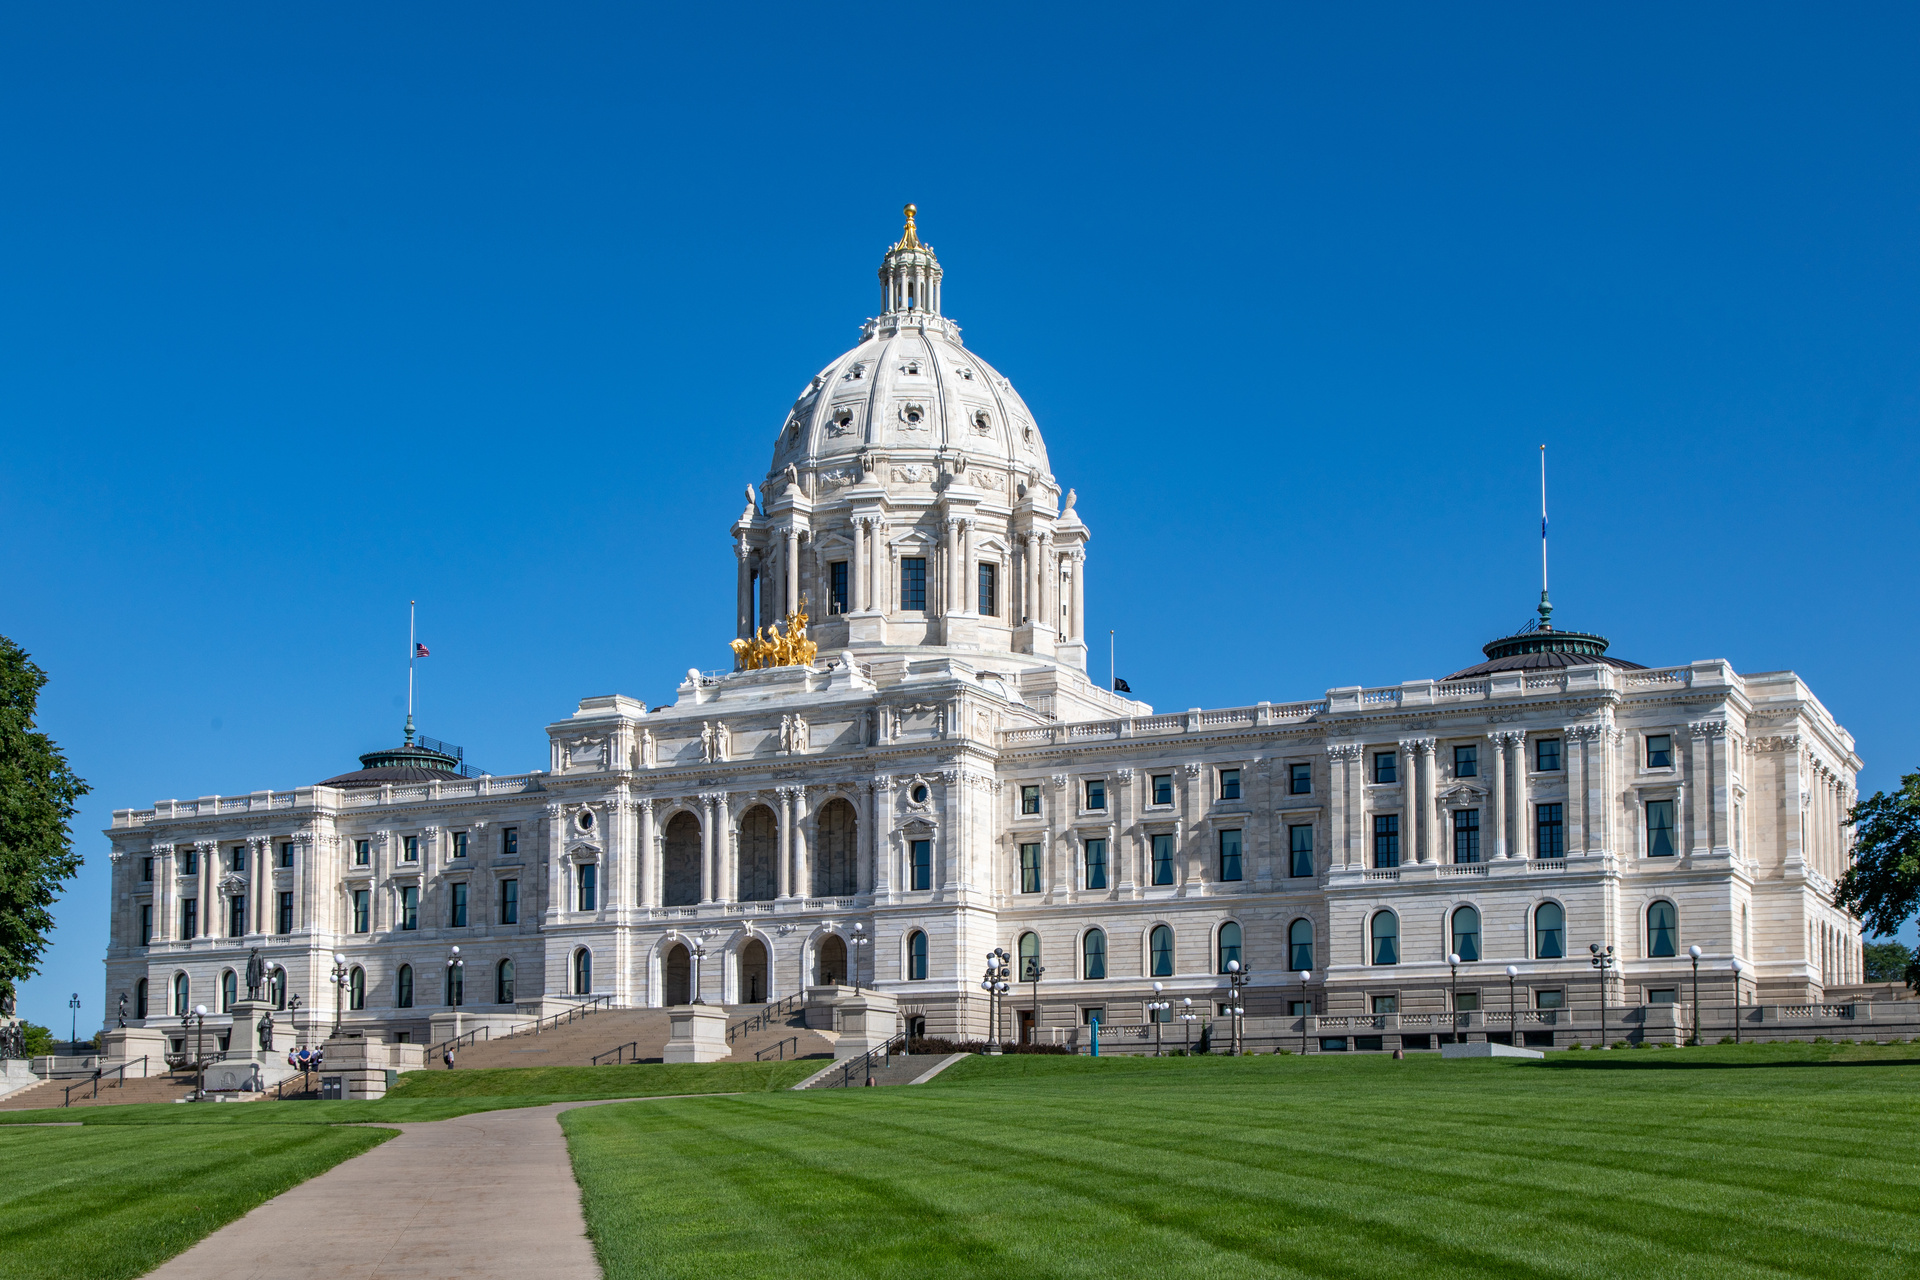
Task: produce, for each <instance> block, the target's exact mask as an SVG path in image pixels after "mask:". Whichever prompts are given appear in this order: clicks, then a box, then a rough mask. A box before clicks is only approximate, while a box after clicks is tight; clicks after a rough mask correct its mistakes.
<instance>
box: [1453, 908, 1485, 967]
mask: <svg viewBox="0 0 1920 1280" xmlns="http://www.w3.org/2000/svg"><path fill="white" fill-rule="evenodd" d="M1453 954H1455V955H1457V956H1459V957H1460V959H1461V960H1463V961H1465V960H1478V959H1479V958H1480V913H1479V912H1478V911H1476V910H1474V909H1473V908H1472V907H1461V908H1460V909H1459V910H1457V911H1455V912H1454V913H1453Z"/></svg>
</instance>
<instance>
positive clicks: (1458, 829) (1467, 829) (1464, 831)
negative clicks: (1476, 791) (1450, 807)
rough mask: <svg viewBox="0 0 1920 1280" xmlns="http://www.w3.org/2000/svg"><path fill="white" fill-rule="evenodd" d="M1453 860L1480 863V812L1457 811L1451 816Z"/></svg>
mask: <svg viewBox="0 0 1920 1280" xmlns="http://www.w3.org/2000/svg"><path fill="white" fill-rule="evenodd" d="M1453 860H1454V861H1455V862H1478V861H1480V811H1479V810H1478V809H1458V810H1455V812H1454V815H1453Z"/></svg>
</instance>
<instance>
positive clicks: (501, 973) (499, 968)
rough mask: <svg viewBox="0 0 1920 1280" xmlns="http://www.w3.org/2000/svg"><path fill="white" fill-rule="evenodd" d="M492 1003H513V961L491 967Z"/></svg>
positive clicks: (504, 961) (503, 961)
mask: <svg viewBox="0 0 1920 1280" xmlns="http://www.w3.org/2000/svg"><path fill="white" fill-rule="evenodd" d="M493 1002H494V1003H495V1004H512V1003H513V960H512V959H511V958H508V959H505V960H502V961H501V962H500V963H499V964H497V965H495V966H493Z"/></svg>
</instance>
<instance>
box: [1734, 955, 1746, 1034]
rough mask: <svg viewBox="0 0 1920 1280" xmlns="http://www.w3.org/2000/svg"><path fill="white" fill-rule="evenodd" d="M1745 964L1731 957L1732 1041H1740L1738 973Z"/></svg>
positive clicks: (1743, 968)
mask: <svg viewBox="0 0 1920 1280" xmlns="http://www.w3.org/2000/svg"><path fill="white" fill-rule="evenodd" d="M1745 968H1746V966H1745V965H1743V964H1741V963H1740V957H1739V956H1735V957H1734V958H1733V1042H1734V1043H1735V1044H1739V1043H1740V995H1741V991H1740V974H1741V972H1742V971H1743V970H1745Z"/></svg>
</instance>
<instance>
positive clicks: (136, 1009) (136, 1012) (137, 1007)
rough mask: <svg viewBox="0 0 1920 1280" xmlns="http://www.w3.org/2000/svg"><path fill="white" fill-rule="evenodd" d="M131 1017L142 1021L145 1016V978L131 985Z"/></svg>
mask: <svg viewBox="0 0 1920 1280" xmlns="http://www.w3.org/2000/svg"><path fill="white" fill-rule="evenodd" d="M133 1016H134V1017H136V1018H140V1019H142V1020H145V1018H146V1016H147V980H146V979H145V978H142V979H140V981H138V982H136V983H134V984H133Z"/></svg>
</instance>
